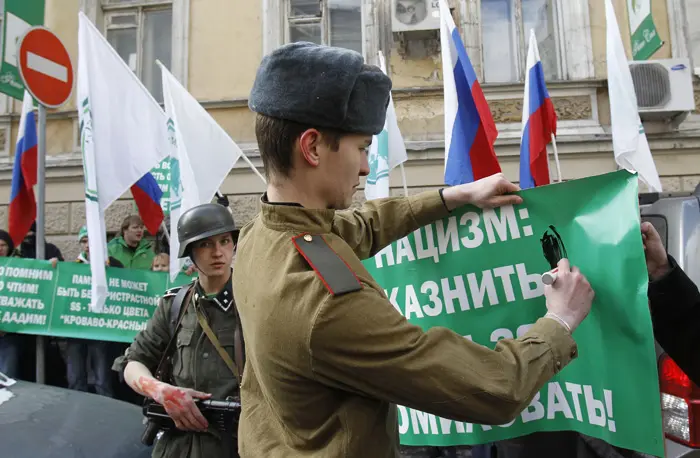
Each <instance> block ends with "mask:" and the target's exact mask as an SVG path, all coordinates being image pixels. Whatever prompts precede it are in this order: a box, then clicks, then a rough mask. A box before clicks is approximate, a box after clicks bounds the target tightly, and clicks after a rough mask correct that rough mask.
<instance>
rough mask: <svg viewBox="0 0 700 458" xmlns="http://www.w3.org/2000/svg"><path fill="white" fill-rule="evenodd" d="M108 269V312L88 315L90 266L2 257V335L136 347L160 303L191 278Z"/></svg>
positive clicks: (106, 307) (0, 306)
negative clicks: (165, 294)
mask: <svg viewBox="0 0 700 458" xmlns="http://www.w3.org/2000/svg"><path fill="white" fill-rule="evenodd" d="M168 277H169V276H168V274H166V273H163V272H151V271H147V270H132V269H119V268H114V267H107V282H108V288H109V296H108V298H107V303H106V305H105V310H104V311H103V313H94V312H91V311H90V310H89V305H90V296H91V291H90V288H91V276H90V266H89V265H86V264H80V263H71V262H59V263H58V267H56V268H55V269H54V268H53V267H51V264H50V263H49V262H48V261H38V260H34V259H21V258H8V257H3V258H0V331H4V332H18V333H25V334H37V335H48V336H55V337H76V338H82V339H97V340H108V341H113V342H131V341H132V340H133V339H134V336H135V335H136V333H137V332H138V331H140V330H142V329H145V327H146V321H147V320H148V318H149V317H150V316H151V315H153V311H154V310H155V308H156V306H157V305H158V299H159V298H160V297H161V296H162V295H163V292H164V291H165V290H166V289H168V288H170V287H171V286H177V285H182V284H185V283H188V282H190V281H191V280H192V277H188V276H187V275H184V274H181V275H179V276H178V277H177V278H176V279H175V282H172V283H171V282H170V281H169V278H168Z"/></svg>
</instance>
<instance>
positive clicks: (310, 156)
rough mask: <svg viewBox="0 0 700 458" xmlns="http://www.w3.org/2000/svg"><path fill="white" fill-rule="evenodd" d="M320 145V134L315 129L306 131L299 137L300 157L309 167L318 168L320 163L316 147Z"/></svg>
mask: <svg viewBox="0 0 700 458" xmlns="http://www.w3.org/2000/svg"><path fill="white" fill-rule="evenodd" d="M320 143H321V132H319V131H318V130H316V129H308V130H306V131H304V133H302V134H301V136H300V137H299V151H300V152H301V157H302V158H303V159H304V161H306V163H307V164H309V165H310V166H311V167H318V165H319V163H320V162H321V159H320V156H319V154H318V153H319V152H318V146H319V145H320Z"/></svg>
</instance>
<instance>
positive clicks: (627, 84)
mask: <svg viewBox="0 0 700 458" xmlns="http://www.w3.org/2000/svg"><path fill="white" fill-rule="evenodd" d="M605 19H606V23H607V61H608V94H609V97H610V119H611V124H612V137H613V151H614V153H615V161H616V162H617V164H618V165H619V166H620V167H622V168H625V169H628V170H632V171H635V172H637V173H638V174H639V178H640V179H641V180H642V181H643V182H644V183H646V185H647V186H649V188H651V190H652V191H656V192H660V191H661V180H660V179H659V172H657V171H656V165H655V164H654V159H653V158H652V156H651V151H650V150H649V143H648V142H647V136H646V134H645V133H644V127H643V126H642V122H641V120H640V119H639V111H638V110H639V109H638V107H637V96H636V94H635V92H634V84H633V83H632V74H631V73H630V69H629V63H628V61H627V56H626V55H625V47H624V46H623V44H622V38H621V37H620V29H619V28H618V26H617V19H616V17H615V9H614V8H613V5H612V3H611V1H610V0H605Z"/></svg>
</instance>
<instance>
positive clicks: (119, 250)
mask: <svg viewBox="0 0 700 458" xmlns="http://www.w3.org/2000/svg"><path fill="white" fill-rule="evenodd" d="M107 252H108V253H109V255H110V256H112V257H113V258H115V259H117V260H118V261H119V262H121V263H122V264H124V267H125V268H126V269H144V270H150V269H151V265H152V264H153V258H155V257H156V253H155V251H153V243H151V242H149V241H148V240H146V239H141V241H140V242H139V244H138V245H137V246H136V248H132V247H130V246H129V245H127V244H126V241H125V240H124V237H121V236H120V237H115V238H113V239H112V240H110V241H109V243H108V244H107Z"/></svg>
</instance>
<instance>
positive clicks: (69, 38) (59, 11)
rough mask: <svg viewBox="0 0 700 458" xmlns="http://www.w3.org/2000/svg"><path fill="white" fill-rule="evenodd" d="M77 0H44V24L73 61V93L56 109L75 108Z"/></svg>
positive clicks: (78, 5)
mask: <svg viewBox="0 0 700 458" xmlns="http://www.w3.org/2000/svg"><path fill="white" fill-rule="evenodd" d="M79 10H80V2H79V0H46V10H45V20H44V24H45V26H46V27H47V28H48V29H50V30H51V31H52V32H53V33H55V34H56V35H57V36H58V38H60V39H61V41H62V42H63V46H65V47H66V49H67V50H68V54H70V58H71V62H72V63H73V76H74V79H73V82H74V84H73V94H72V96H71V99H70V101H69V102H68V103H66V104H65V105H63V106H62V107H61V108H60V109H59V110H57V111H70V110H75V91H76V85H77V82H78V81H77V76H78V11H79Z"/></svg>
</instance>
